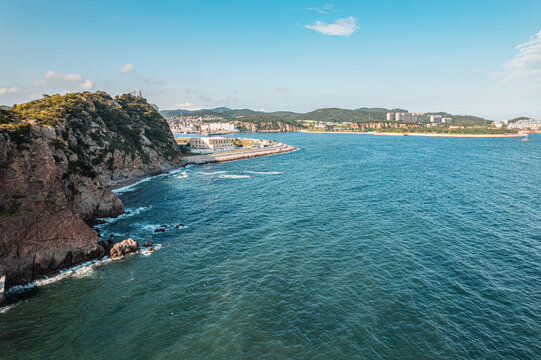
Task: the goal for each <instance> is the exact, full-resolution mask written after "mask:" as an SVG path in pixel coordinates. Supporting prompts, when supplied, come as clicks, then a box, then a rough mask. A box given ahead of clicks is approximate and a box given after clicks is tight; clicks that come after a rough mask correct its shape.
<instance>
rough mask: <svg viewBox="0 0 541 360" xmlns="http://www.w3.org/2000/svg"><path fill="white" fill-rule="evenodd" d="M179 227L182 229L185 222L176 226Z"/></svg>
mask: <svg viewBox="0 0 541 360" xmlns="http://www.w3.org/2000/svg"><path fill="white" fill-rule="evenodd" d="M175 227H176V228H177V229H180V228H181V227H184V224H178V225H177V226H175Z"/></svg>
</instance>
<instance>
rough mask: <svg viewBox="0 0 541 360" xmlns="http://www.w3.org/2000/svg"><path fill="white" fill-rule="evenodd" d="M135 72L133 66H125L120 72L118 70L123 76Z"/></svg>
mask: <svg viewBox="0 0 541 360" xmlns="http://www.w3.org/2000/svg"><path fill="white" fill-rule="evenodd" d="M133 70H134V66H133V64H125V65H122V66H121V67H120V70H118V71H119V72H120V73H121V74H128V73H132V72H133Z"/></svg>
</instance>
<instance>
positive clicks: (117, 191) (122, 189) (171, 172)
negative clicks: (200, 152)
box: [111, 167, 185, 195]
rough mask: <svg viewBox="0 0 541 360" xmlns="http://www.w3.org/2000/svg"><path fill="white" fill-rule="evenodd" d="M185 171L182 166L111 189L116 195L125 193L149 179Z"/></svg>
mask: <svg viewBox="0 0 541 360" xmlns="http://www.w3.org/2000/svg"><path fill="white" fill-rule="evenodd" d="M184 171H185V168H184V167H181V168H178V169H174V170H171V171H168V172H166V173H163V174H158V175H154V176H149V177H146V178H144V179H141V180H139V181H136V182H134V183H133V184H130V185H126V186H123V187H121V188H118V189H114V190H111V191H112V192H113V193H115V194H116V195H119V194H123V193H125V192H128V191H133V190H135V188H136V187H137V186H138V185H141V184H142V183H145V182H147V181H150V180H152V179H154V178H159V177H164V176H169V175H175V174H178V173H180V172H184Z"/></svg>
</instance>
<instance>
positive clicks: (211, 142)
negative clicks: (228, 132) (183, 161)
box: [189, 136, 235, 152]
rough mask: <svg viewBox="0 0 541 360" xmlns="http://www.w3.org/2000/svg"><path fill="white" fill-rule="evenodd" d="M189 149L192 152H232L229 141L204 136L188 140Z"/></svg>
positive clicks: (231, 145) (218, 137) (220, 137)
mask: <svg viewBox="0 0 541 360" xmlns="http://www.w3.org/2000/svg"><path fill="white" fill-rule="evenodd" d="M189 145H190V149H191V150H192V151H194V152H213V151H225V150H233V149H234V148H235V146H234V145H233V144H232V143H231V139H229V138H227V137H222V136H206V137H193V138H190V142H189Z"/></svg>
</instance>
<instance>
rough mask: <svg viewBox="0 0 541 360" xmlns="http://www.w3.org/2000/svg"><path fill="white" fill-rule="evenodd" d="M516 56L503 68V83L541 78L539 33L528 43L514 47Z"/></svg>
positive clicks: (540, 32) (540, 42)
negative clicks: (516, 50)
mask: <svg viewBox="0 0 541 360" xmlns="http://www.w3.org/2000/svg"><path fill="white" fill-rule="evenodd" d="M515 48H516V49H518V54H516V55H515V57H514V58H513V59H511V60H509V61H507V62H506V63H505V64H504V65H503V67H504V69H505V72H504V74H503V75H504V79H503V81H506V82H508V81H516V80H531V79H537V78H540V77H541V31H539V32H538V33H537V34H535V35H533V36H531V37H530V41H528V42H525V43H523V44H519V45H517V46H516V47H515Z"/></svg>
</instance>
